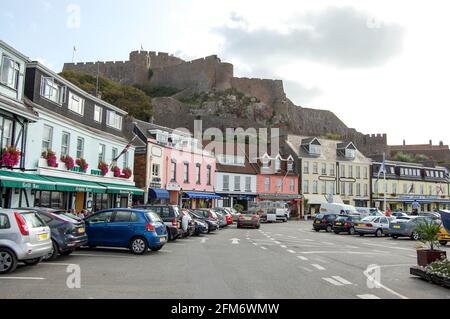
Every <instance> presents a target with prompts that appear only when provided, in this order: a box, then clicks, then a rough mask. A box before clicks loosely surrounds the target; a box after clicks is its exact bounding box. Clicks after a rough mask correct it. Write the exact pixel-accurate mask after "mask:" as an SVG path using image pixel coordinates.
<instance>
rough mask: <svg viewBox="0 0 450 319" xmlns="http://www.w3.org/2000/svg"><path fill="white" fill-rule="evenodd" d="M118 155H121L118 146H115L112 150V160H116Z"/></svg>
mask: <svg viewBox="0 0 450 319" xmlns="http://www.w3.org/2000/svg"><path fill="white" fill-rule="evenodd" d="M118 155H119V150H118V149H117V148H115V147H113V148H112V151H111V157H112V158H111V160H112V161H113V160H115V159H116V158H117V156H118Z"/></svg>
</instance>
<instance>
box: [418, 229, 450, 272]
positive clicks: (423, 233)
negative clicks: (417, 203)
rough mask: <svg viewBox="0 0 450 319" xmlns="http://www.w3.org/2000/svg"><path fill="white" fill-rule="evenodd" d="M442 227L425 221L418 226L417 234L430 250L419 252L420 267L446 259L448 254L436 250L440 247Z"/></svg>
mask: <svg viewBox="0 0 450 319" xmlns="http://www.w3.org/2000/svg"><path fill="white" fill-rule="evenodd" d="M440 228H441V226H440V225H439V224H437V223H435V222H434V221H432V220H424V221H421V222H419V223H418V224H417V227H416V232H417V234H418V235H419V240H420V241H421V242H422V243H424V244H426V245H428V247H429V249H418V250H417V264H418V265H419V266H423V267H425V266H428V265H429V264H430V263H432V262H434V261H436V260H440V259H442V258H445V257H446V252H445V251H442V250H436V249H435V247H436V246H439V242H438V238H439V230H440Z"/></svg>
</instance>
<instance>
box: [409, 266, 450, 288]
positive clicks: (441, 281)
mask: <svg viewBox="0 0 450 319" xmlns="http://www.w3.org/2000/svg"><path fill="white" fill-rule="evenodd" d="M409 273H410V274H411V275H413V276H417V277H420V278H422V279H425V280H426V281H428V282H432V283H434V284H436V285H439V286H442V287H445V288H450V279H447V278H442V277H439V276H436V275H432V274H427V273H426V272H425V271H424V270H422V269H420V268H417V267H411V268H410V269H409Z"/></svg>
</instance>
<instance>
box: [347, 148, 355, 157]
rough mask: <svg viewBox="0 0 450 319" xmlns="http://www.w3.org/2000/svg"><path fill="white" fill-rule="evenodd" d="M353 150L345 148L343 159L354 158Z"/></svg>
mask: <svg viewBox="0 0 450 319" xmlns="http://www.w3.org/2000/svg"><path fill="white" fill-rule="evenodd" d="M355 153H356V152H355V150H353V149H351V148H347V149H346V150H345V157H347V158H355Z"/></svg>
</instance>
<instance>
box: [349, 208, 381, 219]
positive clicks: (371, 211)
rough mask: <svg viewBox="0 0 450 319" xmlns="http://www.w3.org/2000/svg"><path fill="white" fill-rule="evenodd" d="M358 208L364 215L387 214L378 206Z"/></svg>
mask: <svg viewBox="0 0 450 319" xmlns="http://www.w3.org/2000/svg"><path fill="white" fill-rule="evenodd" d="M356 210H357V211H358V212H359V213H361V215H364V216H378V217H379V216H385V215H384V214H383V212H381V211H380V210H379V209H378V208H373V207H356Z"/></svg>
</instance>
